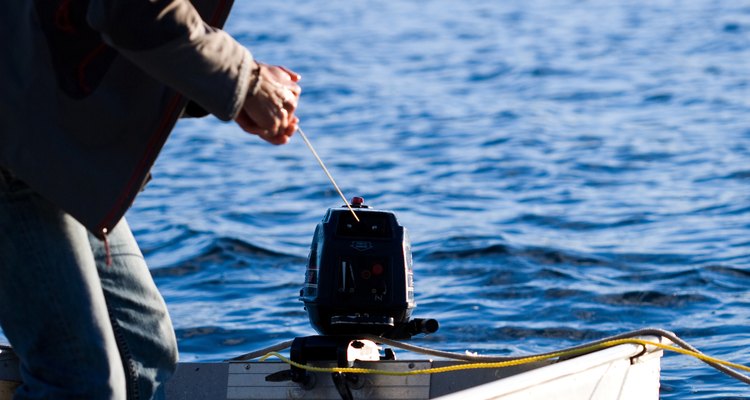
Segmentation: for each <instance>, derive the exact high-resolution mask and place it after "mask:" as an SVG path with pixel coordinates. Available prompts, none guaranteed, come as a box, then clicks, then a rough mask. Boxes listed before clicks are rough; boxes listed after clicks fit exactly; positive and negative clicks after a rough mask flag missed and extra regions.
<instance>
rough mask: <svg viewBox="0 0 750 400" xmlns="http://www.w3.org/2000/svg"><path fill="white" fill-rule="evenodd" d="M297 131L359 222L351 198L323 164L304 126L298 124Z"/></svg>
mask: <svg viewBox="0 0 750 400" xmlns="http://www.w3.org/2000/svg"><path fill="white" fill-rule="evenodd" d="M297 132H299V135H300V136H301V137H302V140H304V141H305V144H306V145H307V148H308V149H310V151H311V152H312V154H313V155H314V156H315V159H316V160H318V164H320V167H321V168H323V172H325V173H326V176H328V179H329V180H330V181H331V183H332V184H333V187H334V188H335V189H336V192H338V194H339V196H341V199H342V200H344V204H346V207H347V208H349V211H351V212H352V215H353V216H354V219H355V220H356V221H357V222H359V217H357V214H356V213H355V212H354V209H352V206H350V205H349V200H347V199H346V197H345V196H344V193H342V192H341V189H339V185H337V184H336V181H335V180H334V179H333V176H332V175H331V173H330V172H328V168H326V165H325V164H323V160H321V159H320V156H319V155H318V152H317V151H315V148H314V147H313V145H312V143H310V141H309V140H308V139H307V135H305V132H303V131H302V128H301V127H300V126H299V125H297Z"/></svg>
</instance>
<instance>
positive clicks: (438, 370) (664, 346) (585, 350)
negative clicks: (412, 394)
mask: <svg viewBox="0 0 750 400" xmlns="http://www.w3.org/2000/svg"><path fill="white" fill-rule="evenodd" d="M621 344H639V345H642V346H654V347H658V348H661V349H664V350H669V351H673V352H675V353H680V354H684V355H688V356H692V357H695V358H697V359H699V360H702V361H708V362H712V363H715V364H721V365H724V366H727V367H731V368H735V369H739V370H742V371H747V372H750V367H747V366H745V365H742V364H737V363H733V362H729V361H724V360H721V359H718V358H715V357H711V356H707V355H705V354H703V353H699V352H695V351H691V350H685V349H682V348H679V347H675V346H670V345H667V344H663V343H658V342H652V341H649V340H643V339H616V340H610V341H606V342H602V343H598V344H595V345H591V346H588V347H583V348H579V349H576V350H562V351H559V352H555V353H549V354H545V355H543V356H529V357H523V358H519V359H515V360H510V361H500V362H477V363H467V364H457V365H451V366H447V367H435V368H426V369H417V370H413V371H384V370H379V369H372V368H341V367H332V368H325V367H314V366H310V365H305V364H300V363H298V362H295V361H292V360H290V359H289V358H287V357H284V356H283V355H281V354H279V353H277V352H270V353H268V354H266V355H264V356H263V357H261V358H260V361H265V360H267V359H268V358H270V357H276V358H278V359H280V360H281V361H283V362H285V363H287V364H289V365H292V366H295V367H297V368H300V369H303V370H306V371H310V372H324V373H333V372H341V373H352V374H378V375H388V376H408V375H425V374H440V373H444V372H453V371H461V370H467V369H481V368H506V367H512V366H517V365H523V364H529V363H533V362H538V361H544V360H549V359H552V358H558V357H566V356H575V355H580V354H584V353H590V352H592V351H595V350H601V349H604V348H609V347H613V346H619V345H621Z"/></svg>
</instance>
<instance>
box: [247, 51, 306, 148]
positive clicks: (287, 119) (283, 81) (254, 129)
mask: <svg viewBox="0 0 750 400" xmlns="http://www.w3.org/2000/svg"><path fill="white" fill-rule="evenodd" d="M258 68H260V70H259V71H257V78H256V80H252V81H251V82H250V86H251V87H250V90H249V91H248V94H247V97H246V98H245V104H243V105H242V110H240V113H239V115H237V118H235V121H236V122H237V124H238V125H239V126H240V127H241V128H242V129H243V130H244V131H245V132H249V133H252V134H255V135H258V136H260V137H261V138H263V139H264V140H266V141H267V142H269V143H273V144H285V143H287V142H288V141H289V138H290V137H291V136H292V135H293V134H294V132H295V131H296V130H297V124H298V123H299V119H298V118H297V116H296V115H294V112H295V110H296V109H297V103H298V102H299V95H300V93H301V91H302V89H301V88H300V87H299V85H298V84H297V82H298V81H299V80H300V76H299V75H298V74H296V73H294V72H292V71H290V70H288V69H286V68H284V67H278V66H271V65H266V64H260V63H259V64H258ZM257 79H260V81H257ZM256 86H257V87H256ZM253 92H255V93H253Z"/></svg>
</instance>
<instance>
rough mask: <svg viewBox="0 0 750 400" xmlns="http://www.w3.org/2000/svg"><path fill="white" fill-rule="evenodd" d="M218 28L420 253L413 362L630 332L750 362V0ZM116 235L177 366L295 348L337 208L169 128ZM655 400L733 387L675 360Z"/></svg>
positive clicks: (211, 122) (260, 145) (547, 0)
mask: <svg viewBox="0 0 750 400" xmlns="http://www.w3.org/2000/svg"><path fill="white" fill-rule="evenodd" d="M227 29H228V31H230V32H231V33H232V34H233V35H235V36H236V37H237V38H238V39H239V40H240V41H241V42H242V43H244V44H246V45H248V46H249V47H250V48H252V50H253V52H254V53H255V55H256V57H257V58H258V59H260V60H263V61H266V62H269V63H274V64H284V65H287V66H288V67H290V68H293V69H294V70H296V71H297V72H299V73H301V74H302V75H303V80H302V82H301V84H302V87H303V95H302V100H301V103H300V108H299V115H300V118H301V120H302V126H303V127H304V129H305V131H306V132H307V133H308V135H309V136H310V139H311V141H312V142H313V143H314V144H315V146H316V147H317V149H318V152H319V153H320V155H321V156H322V157H323V159H324V160H325V161H326V162H327V164H328V167H329V168H330V169H331V172H332V173H333V175H334V176H335V177H336V179H337V181H338V182H339V183H340V184H341V186H342V188H343V190H344V192H345V193H346V194H347V195H348V196H350V197H351V196H354V195H361V196H364V197H365V198H366V200H367V202H368V203H369V204H371V205H373V206H375V207H377V208H382V209H390V210H393V211H395V212H396V213H397V215H398V217H399V219H400V222H401V223H402V224H403V225H405V226H406V227H407V228H408V229H409V230H410V233H411V238H412V240H413V242H414V252H415V253H414V257H415V273H416V282H415V284H416V291H417V296H416V297H417V302H418V308H417V310H416V311H415V316H418V317H432V318H437V319H438V320H439V321H440V322H441V328H440V330H439V331H438V332H437V333H436V334H434V335H432V336H430V337H428V338H424V339H419V340H416V341H415V343H417V344H423V345H428V346H432V347H435V348H439V349H443V350H452V351H464V350H471V351H477V352H479V353H482V354H527V353H531V352H542V351H551V350H556V349H560V348H563V347H565V346H570V345H577V344H581V343H583V342H585V341H589V340H594V339H598V338H601V337H604V336H607V335H612V334H617V333H621V332H625V331H629V330H634V329H638V328H643V327H660V328H664V329H669V330H672V331H675V332H676V333H677V334H678V335H680V336H681V337H682V338H684V339H686V340H688V341H689V342H690V343H691V344H693V345H695V346H697V347H698V348H700V349H701V350H703V351H704V352H706V353H708V354H711V355H715V356H718V357H722V358H726V359H730V360H733V361H736V362H740V363H745V364H748V363H750V351H748V344H750V333H748V328H747V325H748V319H749V318H750V308H749V306H750V294H748V290H747V288H748V287H750V251H749V249H750V239H748V238H750V118H749V117H748V115H750V90H749V89H750V3H748V2H746V1H728V0H727V1H711V0H696V1H690V2H686V1H667V0H657V1H645V0H639V1H615V2H612V1H604V0H592V1H574V0H564V1H553V0H531V1H529V0H526V1H517V0H514V1H504V2H482V1H461V2H459V1H447V0H434V1H399V2H385V1H380V2H346V1H341V0H336V1H287V2H283V3H282V2H260V1H243V2H237V4H236V7H235V10H234V13H233V15H232V17H231V19H230V21H229V23H228V25H227ZM154 176H155V179H154V180H153V181H152V182H151V183H150V184H149V187H148V189H147V190H146V191H145V192H144V193H142V195H141V196H140V197H139V199H138V200H137V201H136V204H135V206H134V207H133V209H132V210H131V211H130V212H129V215H128V218H129V220H130V223H131V225H132V227H133V229H134V231H135V234H136V236H137V238H138V239H139V242H140V243H141V245H142V248H143V250H144V253H145V255H146V257H147V259H148V261H149V263H150V266H151V268H152V270H153V273H154V276H155V279H156V281H157V283H158V285H159V287H160V289H161V290H162V292H163V293H164V296H165V298H166V300H167V302H168V304H169V307H170V310H171V313H172V317H173V319H174V324H175V327H176V329H177V335H178V339H179V344H180V349H181V358H182V360H183V361H194V360H199V361H215V360H222V359H225V358H228V357H232V356H235V355H238V354H242V353H245V352H249V351H251V350H255V349H258V348H261V347H264V346H267V345H271V344H275V343H278V342H280V341H284V340H288V339H290V338H293V337H295V336H303V335H310V334H313V333H314V332H313V331H312V329H311V328H310V327H309V325H308V322H307V316H306V313H305V311H304V310H303V309H302V305H301V303H300V302H299V301H298V300H297V295H298V293H299V289H300V288H301V284H302V280H303V276H304V263H305V258H306V255H307V251H308V246H309V243H310V240H311V237H312V233H313V229H314V227H315V225H316V224H317V222H318V221H319V220H320V219H321V217H322V216H323V214H324V213H325V211H326V209H327V208H329V207H337V206H339V205H340V204H341V200H340V199H339V198H338V195H337V194H336V192H335V191H334V190H333V189H332V187H331V185H330V184H329V183H328V181H327V179H326V177H325V175H324V174H323V172H322V171H321V170H320V169H319V167H318V165H317V163H316V162H315V160H314V159H313V158H312V156H311V155H310V154H309V152H308V150H307V149H306V148H305V146H304V144H303V142H302V141H301V140H300V139H299V138H294V140H293V141H292V143H290V144H289V145H287V146H281V147H273V146H270V145H267V144H265V143H264V142H262V141H260V140H258V139H257V138H254V137H248V136H247V135H246V134H244V133H242V132H240V130H239V129H238V128H236V127H235V126H234V125H232V124H225V123H221V122H219V121H217V120H215V119H210V118H209V119H201V120H191V121H182V122H181V123H180V124H179V125H178V126H177V128H176V130H175V132H174V134H173V135H172V137H171V139H170V141H169V142H168V143H167V146H166V147H165V149H164V151H163V153H162V155H161V156H160V159H159V161H158V162H157V165H156V166H155V168H154ZM662 367H663V372H662V389H661V393H662V398H664V399H684V398H691V399H709V398H711V399H716V398H724V399H729V398H740V397H747V396H748V395H749V394H750V391H748V389H747V387H745V386H743V385H742V384H740V383H737V382H735V381H733V380H731V379H729V378H726V377H724V376H723V375H721V374H720V373H718V372H715V371H714V370H712V369H710V368H709V367H707V366H704V365H703V364H702V363H700V362H698V361H696V360H693V359H690V358H688V357H685V356H677V355H667V356H666V357H665V359H664V360H663V363H662Z"/></svg>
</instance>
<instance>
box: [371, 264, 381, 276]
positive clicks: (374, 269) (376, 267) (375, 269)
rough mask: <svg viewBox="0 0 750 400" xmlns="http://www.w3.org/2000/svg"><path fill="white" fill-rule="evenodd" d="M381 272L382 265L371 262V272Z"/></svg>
mask: <svg viewBox="0 0 750 400" xmlns="http://www.w3.org/2000/svg"><path fill="white" fill-rule="evenodd" d="M382 273H383V266H382V265H381V264H373V265H372V274H373V275H375V276H377V275H381V274H382Z"/></svg>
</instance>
